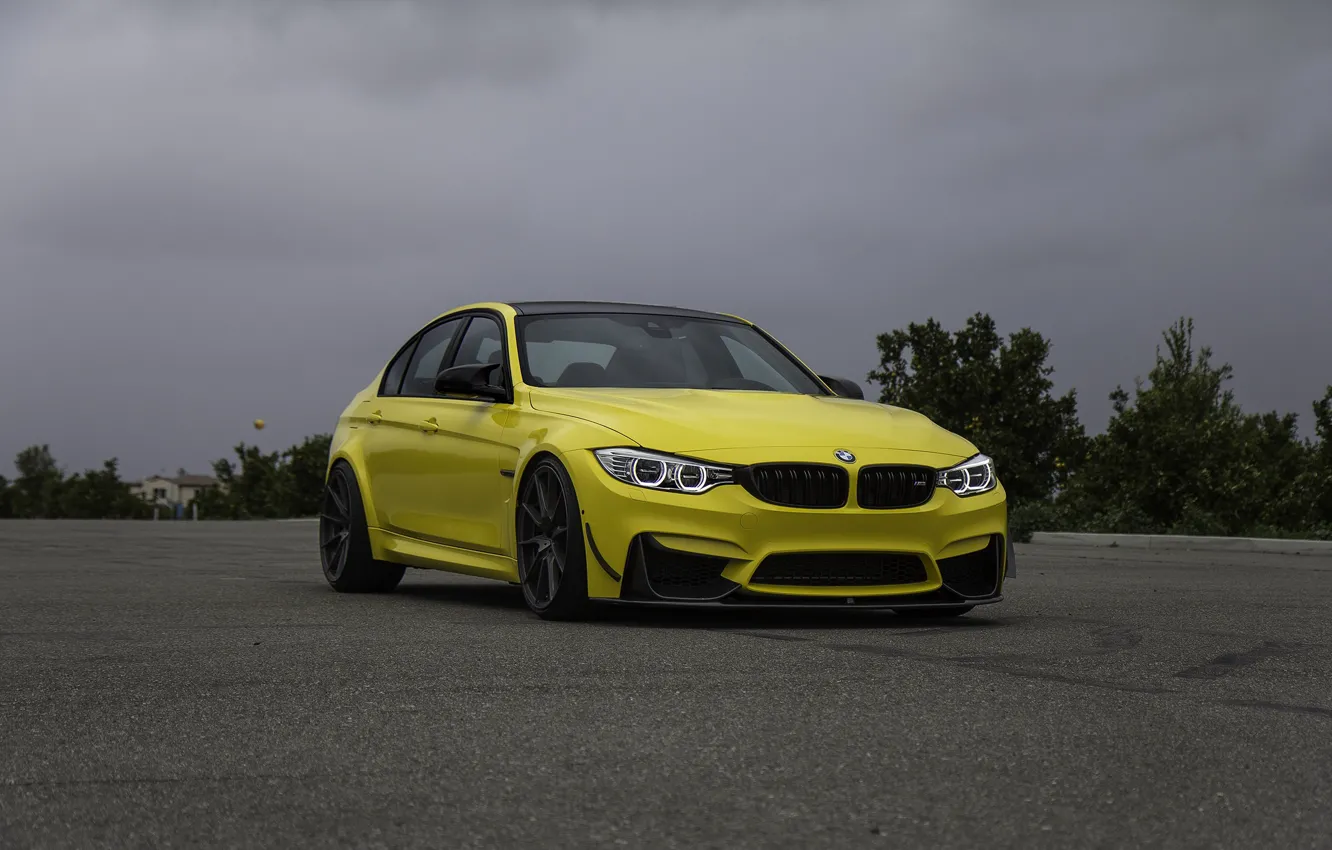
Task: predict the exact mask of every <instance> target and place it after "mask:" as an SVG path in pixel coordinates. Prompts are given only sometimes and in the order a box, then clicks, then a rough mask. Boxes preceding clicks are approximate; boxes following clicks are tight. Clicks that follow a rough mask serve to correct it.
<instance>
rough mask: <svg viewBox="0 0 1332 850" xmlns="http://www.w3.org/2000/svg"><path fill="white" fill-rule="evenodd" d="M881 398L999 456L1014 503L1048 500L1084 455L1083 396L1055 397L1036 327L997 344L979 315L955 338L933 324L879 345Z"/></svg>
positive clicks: (1046, 351)
mask: <svg viewBox="0 0 1332 850" xmlns="http://www.w3.org/2000/svg"><path fill="white" fill-rule="evenodd" d="M878 347H879V357H880V362H879V368H878V369H877V370H874V371H871V372H870V373H869V379H870V380H871V381H875V382H877V383H879V384H880V385H881V386H882V391H881V393H880V396H879V400H880V401H881V402H883V403H885V404H891V405H895V406H898V407H905V408H909V409H911V410H915V411H917V412H919V413H923V414H924V415H926V416H928V417H929V418H930V419H932V420H933V421H934V422H935V423H937V424H939V425H941V426H942V427H944V428H947V429H948V430H950V431H953V432H955V433H957V434H960V435H962V436H964V437H966V438H967V439H968V440H970V441H971V442H972V443H974V444H975V445H976V446H977V447H978V448H979V449H980V450H981V451H982V452H984V453H985V454H988V455H989V456H991V457H993V458H994V460H995V464H996V466H997V468H998V471H999V477H1000V480H1002V481H1003V484H1004V489H1005V490H1006V491H1007V492H1008V495H1009V499H1010V501H1011V503H1013V504H1014V505H1017V506H1021V505H1024V504H1031V503H1036V502H1041V501H1044V500H1047V499H1049V498H1050V497H1051V495H1052V494H1053V493H1055V492H1056V491H1057V490H1058V489H1060V488H1061V487H1063V486H1064V485H1065V484H1066V482H1067V481H1068V477H1069V475H1070V474H1072V472H1073V471H1074V470H1075V469H1076V467H1077V464H1078V462H1079V461H1080V460H1081V459H1082V457H1083V456H1084V455H1085V453H1086V446H1087V437H1086V434H1085V432H1084V431H1083V428H1082V425H1081V423H1079V422H1078V416H1077V395H1076V392H1075V391H1073V390H1069V391H1068V392H1067V393H1065V394H1064V395H1063V396H1059V397H1055V396H1054V395H1053V393H1052V390H1053V386H1054V385H1053V383H1052V382H1051V381H1050V377H1049V376H1050V375H1051V374H1052V373H1053V371H1054V370H1053V368H1052V367H1050V366H1047V365H1046V360H1047V359H1048V357H1049V355H1050V343H1049V342H1048V341H1047V340H1046V339H1045V338H1044V337H1042V336H1041V335H1040V334H1039V333H1036V332H1035V331H1033V330H1031V329H1030V328H1023V329H1021V330H1019V331H1017V332H1016V333H1013V334H1010V335H1009V337H1008V340H1007V341H1005V340H1003V339H1002V338H1000V336H999V334H998V333H997V331H996V330H995V323H994V320H993V319H992V318H990V317H989V316H988V315H985V314H982V313H977V314H975V315H974V316H972V317H971V318H969V319H968V320H967V323H966V327H964V328H963V329H962V330H959V331H957V332H956V333H955V334H949V333H948V331H946V330H944V328H943V326H942V325H941V324H940V323H939V322H938V321H936V320H934V319H929V320H928V321H926V322H925V323H924V324H917V323H914V322H913V323H911V324H910V325H908V326H907V328H906V329H905V330H895V331H893V332H891V333H885V334H880V335H879V337H878Z"/></svg>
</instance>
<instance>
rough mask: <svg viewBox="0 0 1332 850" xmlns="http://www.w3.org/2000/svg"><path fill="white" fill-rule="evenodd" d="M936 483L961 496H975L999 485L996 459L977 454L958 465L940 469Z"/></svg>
mask: <svg viewBox="0 0 1332 850" xmlns="http://www.w3.org/2000/svg"><path fill="white" fill-rule="evenodd" d="M936 484H937V486H939V487H947V488H948V489H949V490H952V491H953V492H954V493H956V494H957V495H959V496H975V495H977V494H980V493H988V492H990V491H991V490H993V489H994V488H995V487H997V486H998V485H999V479H998V477H996V476H995V474H994V461H993V460H992V459H991V458H989V457H986V456H985V455H976V456H975V457H973V458H971V459H969V460H966V461H963V462H962V463H959V464H958V465H957V466H954V467H951V468H949V469H941V470H939V475H938V478H937V479H936Z"/></svg>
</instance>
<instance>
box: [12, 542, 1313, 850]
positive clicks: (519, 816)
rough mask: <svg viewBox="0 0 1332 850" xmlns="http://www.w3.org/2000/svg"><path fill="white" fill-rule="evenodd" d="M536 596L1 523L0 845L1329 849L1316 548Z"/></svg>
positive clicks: (283, 546)
mask: <svg viewBox="0 0 1332 850" xmlns="http://www.w3.org/2000/svg"><path fill="white" fill-rule="evenodd" d="M1018 558H1019V573H1018V576H1017V578H1016V579H1014V580H1013V581H1012V582H1011V583H1010V584H1009V586H1008V588H1007V598H1006V599H1005V600H1004V601H1003V602H1002V603H1000V604H998V605H996V606H992V607H990V608H984V609H977V610H976V611H974V612H972V613H971V614H970V615H968V616H966V617H964V618H961V619H959V620H907V619H903V618H896V617H894V616H893V615H891V614H886V613H872V612H863V611H862V612H857V611H843V610H837V611H832V612H818V613H814V614H810V613H801V612H791V611H779V612H735V611H724V612H716V613H713V612H705V613H694V612H684V611H650V612H643V611H635V612H624V613H615V614H613V615H608V616H607V617H605V618H603V619H600V620H598V621H596V622H590V623H577V624H559V623H547V622H543V621H541V620H538V619H537V618H535V617H534V616H532V615H531V614H529V613H528V612H527V611H526V609H525V608H524V607H523V604H522V600H521V597H520V595H519V592H518V590H517V588H514V587H510V586H508V585H505V584H498V583H487V582H482V581H479V580H472V579H466V578H461V577H453V576H449V575H446V574H442V573H427V572H421V571H409V572H408V574H407V577H406V578H405V579H404V581H403V584H402V586H401V587H400V589H399V591H398V592H397V593H394V594H392V595H388V596H381V597H372V596H354V595H342V594H337V593H335V592H333V591H332V590H331V589H330V588H329V587H328V586H327V585H326V584H325V583H324V580H323V577H322V576H321V574H320V571H319V564H318V559H317V554H316V547H315V526H314V525H313V524H310V523H299V522H298V523H280V522H279V523H210V522H199V523H189V522H180V523H176V522H156V523H153V522H141V523H115V522H105V523H99V522H88V523H80V522H17V521H12V522H2V523H0V847H4V848H7V850H17V848H26V847H44V848H45V847H159V846H160V847H165V846H173V847H180V846H254V847H259V846H265V847H278V846H280V847H318V848H330V847H337V846H347V847H408V846H419V847H432V848H444V847H447V848H454V847H517V846H528V847H531V846H537V847H570V848H586V847H719V848H721V847H724V848H739V847H765V848H768V847H792V848H815V847H836V848H858V847H915V846H919V847H944V846H948V847H978V846H983V847H1022V848H1028V847H1059V848H1068V847H1167V846H1168V847H1243V848H1252V847H1281V848H1314V847H1329V846H1332V558H1325V557H1311V556H1280V555H1256V554H1243V553H1215V552H1207V553H1202V552H1153V551H1142V550H1138V551H1130V550H1115V549H1086V548H1057V547H1053V546H1039V547H1021V546H1020V547H1018Z"/></svg>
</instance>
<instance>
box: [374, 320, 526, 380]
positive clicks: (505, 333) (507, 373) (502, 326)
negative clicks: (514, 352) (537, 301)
mask: <svg viewBox="0 0 1332 850" xmlns="http://www.w3.org/2000/svg"><path fill="white" fill-rule="evenodd" d="M477 316H485V317H487V318H489V319H493V320H494V321H495V323H496V324H497V325H499V331H500V352H501V354H500V369H501V370H503V374H504V397H503V398H501V399H483V398H471V397H468V396H453V395H447V396H446V395H437V394H436V395H417V394H415V393H407V394H404V393H402V391H401V383H400V384H399V391H398V392H397V393H395V394H393V395H391V396H387V397H388V398H433V399H441V400H444V399H447V400H450V401H476V402H486V403H491V404H493V403H495V402H502V403H504V404H513V369H512V367H511V366H510V363H509V326H508V323H507V322H506V321H505V319H504V315H503V314H502V313H500V311H498V310H492V309H489V308H481V309H476V310H466V311H464V312H460V313H450V314H448V315H446V316H440V317H439V318H438V319H435V320H434V321H433V322H431V323H430V324H428V325H426V326H425V327H423V328H421V329H420V330H419V331H417V332H416V334H415V336H413V337H412V338H411V339H410V340H408V341H407V344H406V345H404V346H403V347H402V348H400V349H398V354H402V353H403V352H404V351H406V350H407V349H408V348H411V349H412V351H411V353H410V354H408V365H411V363H410V361H411V358H412V357H415V356H416V347H417V345H419V344H420V342H421V338H422V337H423V336H425V335H426V334H427V333H429V332H430V331H432V330H433V329H435V328H437V327H439V326H440V325H442V324H445V323H446V322H454V321H459V320H461V321H462V324H461V325H460V326H459V327H458V330H457V332H455V333H454V335H453V339H451V340H449V348H448V350H447V351H445V352H444V358H443V359H442V360H441V361H440V362H441V363H443V364H447V366H452V365H453V358H454V357H456V356H457V354H458V346H459V345H461V344H462V340H463V337H464V336H466V335H467V329H468V328H469V327H471V325H472V319H474V318H476V317H477ZM396 361H397V356H396V355H395V356H394V358H393V359H392V360H390V361H389V366H392V365H393V364H394V363H395V362H396ZM447 366H446V367H445V368H447ZM403 374H404V377H405V375H406V373H405V372H404V373H403ZM384 377H385V378H387V377H388V367H385V369H384ZM376 395H378V396H381V397H382V396H384V382H383V379H381V380H380V386H379V391H378V392H377V393H376Z"/></svg>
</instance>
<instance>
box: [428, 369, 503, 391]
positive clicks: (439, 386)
mask: <svg viewBox="0 0 1332 850" xmlns="http://www.w3.org/2000/svg"><path fill="white" fill-rule="evenodd" d="M498 368H499V364H498V363H474V364H471V365H469V366H453V367H450V368H448V369H445V370H444V371H443V372H440V373H439V374H438V375H437V376H436V377H435V392H437V393H440V394H441V395H475V396H482V397H483V398H492V399H502V398H506V397H507V394H506V393H505V392H504V388H503V387H497V386H494V385H492V384H491V383H490V375H491V373H492V372H494V371H495V370H496V369H498Z"/></svg>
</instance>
